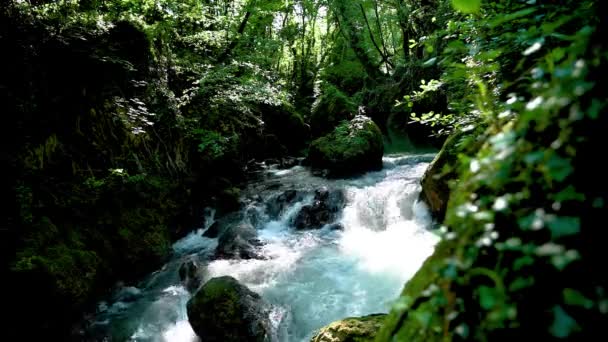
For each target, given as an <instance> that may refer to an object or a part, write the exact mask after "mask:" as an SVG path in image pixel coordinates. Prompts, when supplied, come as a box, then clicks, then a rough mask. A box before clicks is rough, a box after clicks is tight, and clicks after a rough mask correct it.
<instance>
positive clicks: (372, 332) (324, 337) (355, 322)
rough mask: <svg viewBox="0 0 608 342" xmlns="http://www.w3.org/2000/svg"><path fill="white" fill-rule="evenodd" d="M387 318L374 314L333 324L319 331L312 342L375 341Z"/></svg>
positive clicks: (383, 315)
mask: <svg viewBox="0 0 608 342" xmlns="http://www.w3.org/2000/svg"><path fill="white" fill-rule="evenodd" d="M385 317H386V315H385V314H374V315H368V316H363V317H350V318H345V319H343V320H340V321H337V322H333V323H331V324H329V325H327V326H325V327H323V328H321V330H319V332H318V333H317V334H316V335H315V336H314V337H313V338H312V339H311V342H369V341H373V340H374V336H376V333H377V332H378V329H380V327H381V326H382V322H383V321H384V318H385Z"/></svg>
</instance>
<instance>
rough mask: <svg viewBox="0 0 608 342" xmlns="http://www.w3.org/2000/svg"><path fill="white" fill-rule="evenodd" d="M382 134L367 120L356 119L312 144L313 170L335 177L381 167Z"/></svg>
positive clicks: (311, 160) (365, 118) (343, 124)
mask: <svg viewBox="0 0 608 342" xmlns="http://www.w3.org/2000/svg"><path fill="white" fill-rule="evenodd" d="M383 146H384V143H383V140H382V132H381V131H380V129H379V128H378V126H377V125H376V124H375V123H374V122H373V121H372V120H371V119H369V118H367V117H364V116H357V117H355V118H354V119H353V120H351V121H350V122H348V121H344V122H342V123H341V124H340V125H339V126H338V127H336V128H335V129H334V131H333V132H332V133H331V134H329V135H326V136H324V137H321V138H318V139H316V140H314V141H313V142H312V144H311V145H310V150H309V159H310V162H311V164H312V166H313V167H316V168H324V169H328V170H329V171H330V172H331V173H333V174H335V175H348V174H354V173H358V172H364V171H369V170H372V169H375V168H378V167H380V166H381V165H382V154H383Z"/></svg>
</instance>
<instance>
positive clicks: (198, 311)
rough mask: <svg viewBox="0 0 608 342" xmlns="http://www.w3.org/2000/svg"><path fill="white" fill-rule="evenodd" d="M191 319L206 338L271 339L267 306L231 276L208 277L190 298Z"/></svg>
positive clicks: (226, 341)
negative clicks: (209, 278)
mask: <svg viewBox="0 0 608 342" xmlns="http://www.w3.org/2000/svg"><path fill="white" fill-rule="evenodd" d="M187 310H188V321H189V322H190V325H191V326H192V329H193V330H194V332H195V333H196V334H197V335H199V336H201V337H203V338H204V339H205V341H211V342H213V341H218V342H219V341H221V342H232V341H234V342H240V341H252V342H263V341H268V340H269V337H270V321H269V318H268V309H267V305H266V304H265V303H264V302H263V301H262V298H261V297H260V295H258V294H257V293H255V292H253V291H251V290H249V289H248V288H247V287H246V286H244V285H242V284H240V283H239V282H238V281H237V280H236V279H234V278H232V277H219V278H213V279H211V280H209V281H208V282H207V283H205V285H203V286H202V287H201V288H200V290H198V292H197V293H196V294H195V295H194V296H193V297H192V298H191V299H190V300H189V301H188V305H187Z"/></svg>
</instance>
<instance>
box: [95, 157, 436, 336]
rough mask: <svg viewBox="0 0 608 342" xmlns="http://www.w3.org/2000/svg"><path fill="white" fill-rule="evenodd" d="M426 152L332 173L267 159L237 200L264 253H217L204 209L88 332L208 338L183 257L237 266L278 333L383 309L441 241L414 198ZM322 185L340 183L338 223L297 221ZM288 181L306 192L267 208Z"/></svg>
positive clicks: (216, 267)
mask: <svg viewBox="0 0 608 342" xmlns="http://www.w3.org/2000/svg"><path fill="white" fill-rule="evenodd" d="M432 158H433V155H432V154H400V155H389V156H385V157H384V158H383V169H382V170H380V171H376V172H369V173H366V174H364V175H361V176H359V177H356V178H350V179H338V180H333V179H331V180H328V179H325V178H321V177H316V176H314V175H313V174H312V173H311V172H310V170H309V169H308V168H306V167H302V166H295V167H292V168H289V169H279V168H277V167H268V168H265V169H263V170H262V171H260V175H259V176H258V177H257V179H256V180H255V181H252V182H251V183H250V184H249V185H248V187H247V188H246V189H244V190H243V192H242V201H243V203H245V205H244V208H243V210H244V211H246V212H247V213H249V214H250V213H252V212H253V213H255V214H256V217H257V220H256V221H257V228H258V234H259V239H260V240H262V241H263V243H264V245H263V247H261V250H260V253H261V254H263V255H264V257H265V259H264V260H213V257H212V256H213V253H214V250H215V247H216V246H217V239H210V238H205V237H202V233H203V232H204V231H205V229H207V228H208V227H209V226H210V225H211V223H212V222H213V220H214V218H213V210H209V212H208V214H209V215H208V216H209V217H207V220H206V222H207V224H206V226H205V227H202V228H201V229H199V230H197V231H194V232H192V233H190V234H189V235H188V236H186V237H185V238H183V239H181V240H179V241H177V242H176V243H175V244H174V245H173V252H174V253H173V257H172V259H171V260H170V261H169V262H168V263H167V264H166V265H164V266H163V267H162V269H160V270H158V271H156V272H154V273H153V274H151V275H149V276H148V277H147V278H146V279H144V280H143V281H141V282H140V283H139V284H137V287H134V286H130V287H122V288H119V289H118V290H117V291H116V293H114V295H113V296H112V298H110V299H108V300H107V301H104V302H101V303H99V305H98V309H97V313H96V314H95V315H94V317H93V318H92V319H91V322H92V324H91V326H90V330H91V331H92V332H93V333H92V335H93V336H96V338H95V339H96V340H104V341H150V342H152V341H154V342H156V341H159V342H160V341H166V342H193V341H204V336H203V337H202V338H201V339H199V338H198V337H197V336H196V335H195V334H194V332H193V331H192V328H191V327H190V324H189V323H188V318H187V313H186V303H187V302H188V299H189V298H190V296H191V293H190V292H189V291H188V290H187V289H186V288H185V287H184V286H183V285H182V283H181V282H180V279H179V276H178V269H179V267H180V265H182V264H183V263H184V261H186V260H192V259H195V260H197V261H198V262H199V263H200V264H202V265H204V272H203V273H202V274H203V275H202V276H203V278H204V280H208V279H210V278H212V277H217V276H222V275H230V276H233V277H235V278H236V279H238V280H239V281H240V282H241V283H243V284H245V285H247V286H248V287H249V288H250V289H251V290H253V291H255V292H257V293H259V294H260V295H261V296H262V298H264V299H265V300H266V301H267V302H269V303H270V304H271V306H272V310H271V314H270V315H271V317H270V319H271V322H272V324H273V339H275V340H277V341H281V342H283V341H285V342H291V341H307V340H309V339H310V338H311V337H312V336H313V334H314V332H315V331H316V330H317V329H319V328H321V327H322V326H324V325H326V324H328V323H330V322H332V321H335V320H338V319H342V318H345V317H352V316H361V315H366V314H371V313H380V312H388V311H389V310H390V307H391V305H392V303H393V301H394V300H395V299H396V298H397V297H398V295H399V293H400V291H401V289H402V288H403V285H404V283H405V282H406V281H407V280H408V279H410V278H411V277H412V276H413V275H414V273H415V272H416V271H417V270H418V269H419V268H420V266H421V265H422V263H423V261H424V260H425V259H426V258H427V257H428V256H429V255H430V254H431V253H432V252H433V249H434V246H435V244H436V243H437V242H438V237H437V236H436V235H435V234H434V233H432V232H430V231H429V230H428V229H429V227H430V225H431V218H430V215H429V212H428V210H427V208H426V206H425V205H424V204H423V203H421V202H419V201H418V200H417V199H418V194H419V192H420V185H419V181H420V177H421V176H422V174H423V173H424V171H425V169H426V167H427V166H428V164H429V162H430V161H431V160H432ZM321 187H327V188H331V189H341V190H342V191H343V192H344V194H345V197H346V207H345V208H344V209H343V211H342V212H341V214H340V217H339V218H338V222H339V223H341V225H342V227H343V229H341V230H336V229H331V227H329V226H326V227H324V228H322V229H317V230H303V231H302V230H296V229H294V228H293V224H292V222H293V218H294V216H295V215H296V214H297V212H298V211H299V209H300V208H301V207H302V206H303V205H305V204H307V203H310V202H311V201H312V200H313V195H312V194H313V192H314V190H316V189H319V188H321ZM290 189H294V190H297V191H298V192H299V193H301V194H304V195H303V196H302V198H301V200H298V201H296V202H295V203H291V204H290V205H289V206H287V207H286V208H284V210H282V211H281V212H280V214H279V216H278V217H276V218H273V217H270V216H269V215H268V213H267V207H268V206H267V202H268V201H270V200H271V199H273V198H276V197H277V195H279V194H281V193H283V192H285V191H286V190H290Z"/></svg>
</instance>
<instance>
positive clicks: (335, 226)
mask: <svg viewBox="0 0 608 342" xmlns="http://www.w3.org/2000/svg"><path fill="white" fill-rule="evenodd" d="M328 228H329V229H330V230H344V225H343V224H342V223H332V224H330V225H329V227H328Z"/></svg>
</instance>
